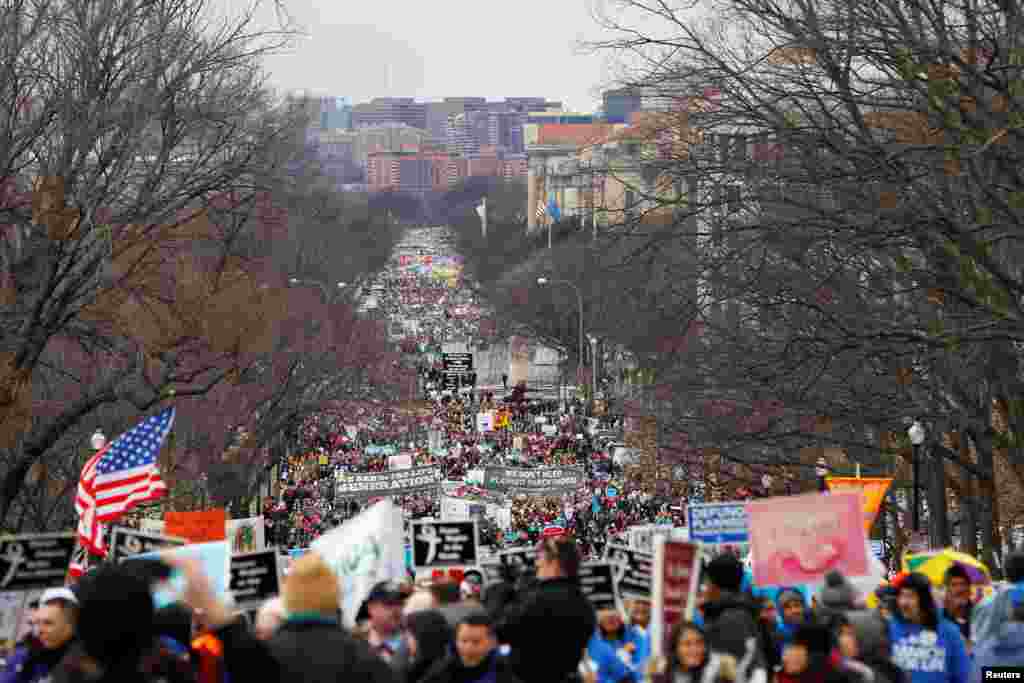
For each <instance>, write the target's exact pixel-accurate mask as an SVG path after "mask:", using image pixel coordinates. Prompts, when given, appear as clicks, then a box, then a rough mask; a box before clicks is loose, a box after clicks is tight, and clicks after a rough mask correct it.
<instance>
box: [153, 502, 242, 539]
mask: <svg viewBox="0 0 1024 683" xmlns="http://www.w3.org/2000/svg"><path fill="white" fill-rule="evenodd" d="M164 533H165V534H167V535H168V536H174V537H177V538H184V539H186V540H187V541H188V542H189V543H210V542H213V541H223V540H224V539H225V538H227V515H226V514H225V513H224V508H214V509H212V510H195V511H193V512H165V513H164Z"/></svg>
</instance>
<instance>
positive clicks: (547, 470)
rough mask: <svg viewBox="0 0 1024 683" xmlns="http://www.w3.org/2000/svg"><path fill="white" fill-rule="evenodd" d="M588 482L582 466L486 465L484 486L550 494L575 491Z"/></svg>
mask: <svg viewBox="0 0 1024 683" xmlns="http://www.w3.org/2000/svg"><path fill="white" fill-rule="evenodd" d="M585 483H586V475H585V474H584V473H583V468H582V467H537V468H533V469H531V468H526V467H499V466H494V465H488V466H486V467H484V488H486V489H496V490H498V491H508V492H509V493H525V494H528V495H529V494H550V493H558V492H570V491H575V490H576V489H578V488H580V487H581V486H583V485H584V484H585Z"/></svg>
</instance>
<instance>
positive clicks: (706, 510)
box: [686, 503, 750, 545]
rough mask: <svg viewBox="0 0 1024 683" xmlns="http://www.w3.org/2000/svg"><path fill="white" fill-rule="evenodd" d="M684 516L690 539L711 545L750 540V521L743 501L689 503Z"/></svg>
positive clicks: (747, 541)
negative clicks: (687, 524)
mask: <svg viewBox="0 0 1024 683" xmlns="http://www.w3.org/2000/svg"><path fill="white" fill-rule="evenodd" d="M686 516H687V519H688V520H689V529H690V540H692V541H700V542H701V543H708V544H712V545H722V544H734V543H749V542H750V523H749V518H748V517H747V506H746V505H745V504H744V503H705V504H703V505H690V506H688V507H687V509H686Z"/></svg>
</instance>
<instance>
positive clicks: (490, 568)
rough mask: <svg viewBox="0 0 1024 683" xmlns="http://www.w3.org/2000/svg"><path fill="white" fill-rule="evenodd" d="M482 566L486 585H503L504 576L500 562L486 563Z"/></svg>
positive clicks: (481, 569)
mask: <svg viewBox="0 0 1024 683" xmlns="http://www.w3.org/2000/svg"><path fill="white" fill-rule="evenodd" d="M479 566H480V571H482V572H483V573H484V585H490V584H492V583H501V581H502V577H503V576H504V575H503V574H502V569H501V564H499V563H498V562H486V563H483V564H481V565H479Z"/></svg>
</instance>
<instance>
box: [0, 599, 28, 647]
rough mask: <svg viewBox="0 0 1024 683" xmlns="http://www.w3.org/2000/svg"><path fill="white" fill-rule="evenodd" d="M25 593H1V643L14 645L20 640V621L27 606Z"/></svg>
mask: <svg viewBox="0 0 1024 683" xmlns="http://www.w3.org/2000/svg"><path fill="white" fill-rule="evenodd" d="M26 597H27V594H26V593H25V592H15V591H7V592H3V593H0V643H6V644H7V645H8V646H10V645H13V644H14V641H15V640H17V639H18V619H19V618H20V617H21V612H22V610H23V609H24V607H25V604H26Z"/></svg>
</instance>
